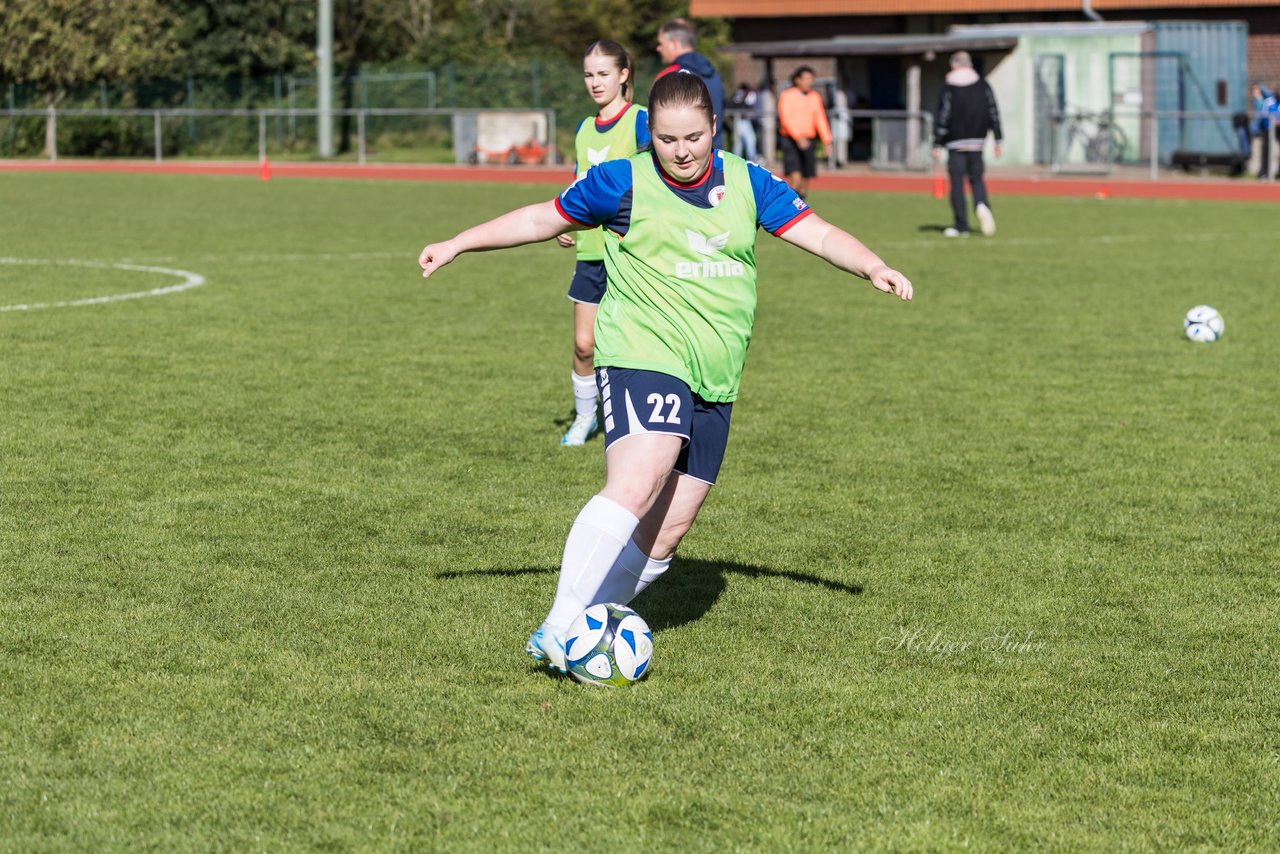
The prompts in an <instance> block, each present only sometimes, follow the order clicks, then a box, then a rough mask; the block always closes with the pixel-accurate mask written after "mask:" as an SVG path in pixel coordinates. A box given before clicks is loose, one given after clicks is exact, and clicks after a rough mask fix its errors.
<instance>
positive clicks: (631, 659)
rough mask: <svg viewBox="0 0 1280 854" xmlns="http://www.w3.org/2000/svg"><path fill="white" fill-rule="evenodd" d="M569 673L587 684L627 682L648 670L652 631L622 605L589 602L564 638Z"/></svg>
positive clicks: (640, 676)
mask: <svg viewBox="0 0 1280 854" xmlns="http://www.w3.org/2000/svg"><path fill="white" fill-rule="evenodd" d="M564 653H565V655H564V657H565V664H566V665H567V666H568V668H569V675H570V676H572V677H573V678H574V679H577V680H578V681H579V682H585V683H587V684H589V685H630V684H631V683H632V682H636V681H637V680H639V679H641V678H643V677H644V676H645V674H647V673H648V672H649V665H650V662H652V660H653V632H651V631H649V624H648V623H646V622H645V621H644V619H643V618H641V616H640V615H639V614H637V613H636V612H635V611H633V610H631V609H630V608H628V607H627V606H626V605H612V604H606V605H592V606H591V607H590V608H588V609H587V610H585V611H583V612H582V613H581V614H579V615H578V619H576V620H574V621H573V622H572V623H570V624H569V631H568V633H567V634H566V635H565V639H564Z"/></svg>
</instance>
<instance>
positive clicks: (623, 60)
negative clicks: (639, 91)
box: [582, 39, 636, 101]
mask: <svg viewBox="0 0 1280 854" xmlns="http://www.w3.org/2000/svg"><path fill="white" fill-rule="evenodd" d="M593 53H598V54H600V55H601V56H607V57H608V58H609V59H612V60H613V64H614V65H616V66H617V67H618V74H619V75H621V74H622V72H623V71H625V72H627V79H626V81H625V82H624V83H623V84H622V99H623V100H624V101H630V100H632V98H631V93H632V92H633V91H635V87H634V86H633V85H632V83H633V81H632V77H634V76H635V73H636V72H635V69H634V68H632V67H631V55H630V54H629V53H627V49H626V48H625V47H623V46H622V45H620V44H618V43H617V42H616V41H613V40H612V39H599V40H598V41H593V42H592V43H591V45H590V46H589V47H588V48H587V52H586V53H584V54H583V55H582V58H583V59H586V58H587V57H588V56H590V55H591V54H593Z"/></svg>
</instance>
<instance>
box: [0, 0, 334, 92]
mask: <svg viewBox="0 0 1280 854" xmlns="http://www.w3.org/2000/svg"><path fill="white" fill-rule="evenodd" d="M0 2H3V0H0ZM162 2H164V4H165V5H166V6H167V7H168V8H170V9H172V10H173V12H174V15H175V17H176V18H177V20H178V25H177V38H178V42H179V45H180V49H181V60H180V62H179V63H178V64H176V65H175V67H174V69H173V73H174V74H175V75H176V76H179V77H185V76H188V75H190V76H194V77H212V78H215V79H224V78H228V77H255V76H258V75H266V74H279V73H293V72H298V71H305V72H308V73H309V72H311V71H312V70H313V69H314V67H315V46H316V0H162Z"/></svg>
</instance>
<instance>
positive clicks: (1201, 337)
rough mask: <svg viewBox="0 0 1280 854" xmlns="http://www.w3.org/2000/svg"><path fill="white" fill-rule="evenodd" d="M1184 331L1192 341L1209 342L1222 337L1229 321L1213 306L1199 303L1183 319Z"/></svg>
mask: <svg viewBox="0 0 1280 854" xmlns="http://www.w3.org/2000/svg"><path fill="white" fill-rule="evenodd" d="M1182 331H1183V332H1184V333H1186V336H1187V337H1188V338H1190V339H1191V340H1192V341H1199V342H1200V343H1201V344H1209V343H1212V342H1214V341H1217V340H1218V339H1219V338H1221V337H1222V333H1224V332H1226V331H1227V323H1226V321H1225V320H1223V319H1222V315H1220V314H1218V310H1217V309H1216V308H1214V307H1213V306H1211V305H1198V306H1196V307H1195V308H1193V309H1191V311H1188V312H1187V316H1186V317H1184V318H1183V319H1182Z"/></svg>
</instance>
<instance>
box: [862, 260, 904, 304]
mask: <svg viewBox="0 0 1280 854" xmlns="http://www.w3.org/2000/svg"><path fill="white" fill-rule="evenodd" d="M867 278H868V279H870V280H871V287H873V288H875V289H876V290H878V291H884V292H885V293H886V294H897V295H898V297H899V298H900V299H904V300H909V299H911V296H912V289H911V280H910V279H908V278H907V277H906V276H904V275H902V274H901V273H899V272H898V271H897V270H895V269H893V268H892V267H889V266H886V265H884V264H881V265H880V266H878V267H873V268H872V269H871V270H870V272H868V273H867Z"/></svg>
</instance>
